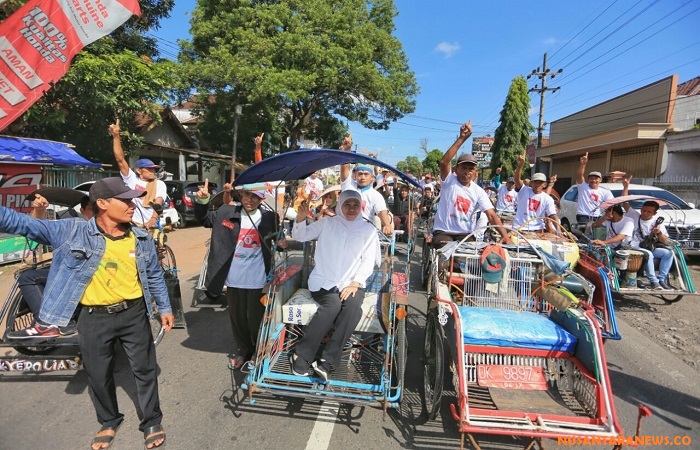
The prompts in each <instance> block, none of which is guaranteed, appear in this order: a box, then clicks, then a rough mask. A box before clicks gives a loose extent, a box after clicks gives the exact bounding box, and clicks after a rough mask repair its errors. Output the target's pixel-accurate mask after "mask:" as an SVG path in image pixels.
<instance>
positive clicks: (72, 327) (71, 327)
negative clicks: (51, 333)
mask: <svg viewBox="0 0 700 450" xmlns="http://www.w3.org/2000/svg"><path fill="white" fill-rule="evenodd" d="M58 332H59V333H60V334H61V336H70V335H72V334H75V333H77V332H78V324H77V323H76V322H75V320H71V321H70V322H68V325H66V326H65V327H58Z"/></svg>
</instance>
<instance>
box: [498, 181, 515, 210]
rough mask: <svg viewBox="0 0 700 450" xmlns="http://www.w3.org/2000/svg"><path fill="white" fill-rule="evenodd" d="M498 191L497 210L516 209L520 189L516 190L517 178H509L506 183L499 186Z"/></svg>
mask: <svg viewBox="0 0 700 450" xmlns="http://www.w3.org/2000/svg"><path fill="white" fill-rule="evenodd" d="M497 192H498V200H497V201H496V211H514V210H515V206H516V205H517V197H518V191H516V190H515V178H513V177H510V178H508V180H507V181H506V183H505V184H502V185H500V186H498V191H497Z"/></svg>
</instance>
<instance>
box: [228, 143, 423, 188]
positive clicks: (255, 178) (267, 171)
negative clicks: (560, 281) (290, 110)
mask: <svg viewBox="0 0 700 450" xmlns="http://www.w3.org/2000/svg"><path fill="white" fill-rule="evenodd" d="M348 163H359V164H371V165H373V166H380V167H385V168H387V169H389V170H391V171H393V172H395V173H396V174H397V175H399V176H400V177H401V178H403V179H404V180H406V181H408V182H410V183H411V184H413V185H414V186H416V187H417V188H420V184H418V181H416V180H414V179H413V178H409V177H408V175H406V174H405V173H403V172H401V171H400V170H398V169H397V168H395V167H393V166H390V165H389V164H386V163H384V162H382V161H379V160H377V159H375V158H372V157H369V156H367V155H363V154H361V153H353V152H346V151H343V150H330V149H316V150H295V151H291V152H287V153H282V154H281V155H275V156H271V157H269V158H267V159H264V160H262V161H260V162H259V163H257V164H253V165H252V166H250V167H248V168H247V169H246V170H244V171H243V173H241V174H240V175H238V176H237V177H236V181H235V184H236V185H237V186H240V185H242V184H250V183H260V182H263V181H292V180H301V179H303V178H306V177H308V176H309V175H311V174H312V173H314V172H315V171H317V170H321V169H325V168H327V167H333V166H338V165H340V164H348Z"/></svg>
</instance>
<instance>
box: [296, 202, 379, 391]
mask: <svg viewBox="0 0 700 450" xmlns="http://www.w3.org/2000/svg"><path fill="white" fill-rule="evenodd" d="M338 205H339V206H338V207H337V208H336V213H337V215H336V216H335V217H330V218H328V219H325V220H320V221H318V222H313V223H311V224H309V225H307V224H306V220H305V218H306V212H307V210H308V205H307V204H306V203H303V204H302V206H301V207H300V208H303V210H301V209H300V212H299V215H298V216H297V217H298V219H297V221H296V222H295V223H294V228H293V230H292V236H293V239H294V240H296V241H300V242H306V241H312V240H314V239H318V243H317V244H316V253H315V255H314V259H315V262H316V265H315V267H314V269H313V271H312V272H311V274H310V275H309V290H310V291H311V295H312V296H313V298H314V300H315V301H316V303H318V304H319V307H318V310H317V311H316V314H315V315H314V316H313V317H312V318H311V322H309V324H308V325H307V326H306V328H305V330H304V336H303V337H302V338H301V340H300V341H299V343H298V344H297V345H296V347H295V349H294V352H293V353H292V354H291V355H290V362H291V364H292V371H293V372H294V374H295V375H299V376H308V375H310V374H311V368H310V366H311V367H313V370H314V372H316V373H317V374H318V375H319V376H320V377H322V378H323V379H324V380H327V379H328V374H329V373H330V372H331V371H332V370H333V368H334V367H337V366H338V364H339V363H340V357H341V355H342V351H343V346H344V345H345V342H347V340H348V339H350V336H351V335H352V333H353V331H354V330H355V327H356V326H357V324H358V323H359V321H360V319H361V318H362V309H361V306H362V301H363V299H364V295H365V283H366V282H367V278H369V276H370V275H372V272H373V271H374V266H375V264H379V259H380V253H381V250H380V246H379V237H378V236H377V229H376V228H375V227H374V225H372V224H370V223H369V222H367V221H366V220H364V219H363V218H362V196H361V194H360V193H359V192H357V191H355V190H350V189H349V190H345V191H343V192H342V193H341V194H340V199H339V201H338ZM331 329H333V335H332V336H331V338H330V340H329V341H328V343H326V346H325V348H324V349H323V353H322V355H321V358H320V359H319V360H318V361H314V359H315V356H316V351H317V350H318V347H319V345H320V344H321V339H323V337H324V336H325V335H326V334H327V333H328V332H329V331H330V330H331ZM312 361H313V364H310V363H311V362H312Z"/></svg>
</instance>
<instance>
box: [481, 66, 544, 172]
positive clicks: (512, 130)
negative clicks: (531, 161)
mask: <svg viewBox="0 0 700 450" xmlns="http://www.w3.org/2000/svg"><path fill="white" fill-rule="evenodd" d="M529 110H530V96H529V95H528V93H527V82H526V81H525V77H523V76H522V75H521V76H519V77H516V78H514V79H513V82H512V83H511V84H510V89H509V90H508V96H507V97H506V101H505V104H504V105H503V109H502V110H501V118H500V120H499V122H500V123H499V125H498V128H496V133H495V135H494V140H493V146H492V147H491V153H492V155H493V156H492V158H491V172H493V173H495V170H496V169H497V168H498V167H499V166H500V165H503V172H502V173H501V178H502V179H503V178H504V177H508V176H511V175H512V174H513V173H514V172H515V168H516V166H517V161H518V156H520V155H522V154H523V152H524V151H525V147H527V144H528V142H529V139H530V133H531V132H532V131H534V130H535V127H534V126H533V125H532V124H531V123H530V120H529V118H528V115H529ZM527 171H528V167H527V165H526V167H525V168H524V170H523V174H525V172H527Z"/></svg>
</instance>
